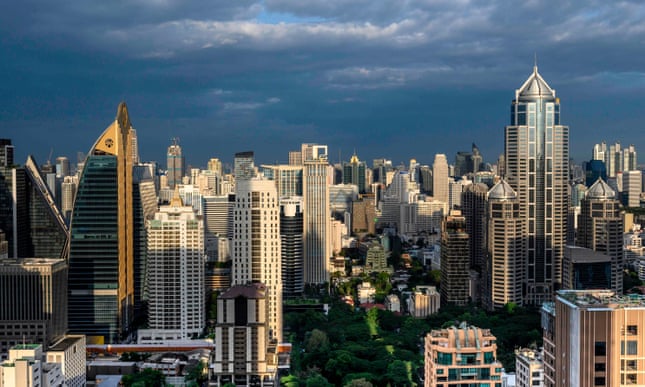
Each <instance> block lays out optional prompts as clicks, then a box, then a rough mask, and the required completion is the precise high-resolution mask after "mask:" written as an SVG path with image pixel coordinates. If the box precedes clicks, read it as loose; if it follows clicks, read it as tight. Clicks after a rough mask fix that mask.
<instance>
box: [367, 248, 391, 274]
mask: <svg viewBox="0 0 645 387" xmlns="http://www.w3.org/2000/svg"><path fill="white" fill-rule="evenodd" d="M392 271H393V270H392V268H391V267H389V266H388V265H387V255H386V254H385V249H384V248H383V246H382V245H381V244H380V243H378V242H376V241H374V242H372V244H371V245H370V247H369V249H368V250H367V256H366V257H365V273H368V274H369V273H373V272H387V273H391V272H392Z"/></svg>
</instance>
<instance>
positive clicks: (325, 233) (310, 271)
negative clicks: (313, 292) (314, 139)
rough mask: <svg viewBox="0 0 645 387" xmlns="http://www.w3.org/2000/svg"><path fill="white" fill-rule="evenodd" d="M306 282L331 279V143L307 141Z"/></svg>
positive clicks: (305, 160)
mask: <svg viewBox="0 0 645 387" xmlns="http://www.w3.org/2000/svg"><path fill="white" fill-rule="evenodd" d="M302 156H303V163H304V170H303V177H302V185H303V201H304V206H305V208H304V214H303V218H304V235H305V240H304V247H305V249H304V255H305V262H304V263H305V266H304V270H305V284H323V283H325V282H329V266H330V262H329V260H330V258H331V241H330V237H329V236H330V232H331V216H330V213H329V184H330V182H329V180H328V176H329V174H328V168H327V167H328V165H329V163H328V162H327V146H326V145H315V144H303V145H302Z"/></svg>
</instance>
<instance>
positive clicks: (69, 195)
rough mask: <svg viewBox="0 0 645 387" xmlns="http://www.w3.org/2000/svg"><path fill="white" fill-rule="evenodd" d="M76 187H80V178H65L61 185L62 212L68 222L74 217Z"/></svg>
mask: <svg viewBox="0 0 645 387" xmlns="http://www.w3.org/2000/svg"><path fill="white" fill-rule="evenodd" d="M76 187H78V177H77V176H76V175H73V176H65V178H64V179H63V183H62V184H61V200H60V202H61V208H60V212H61V214H62V215H63V216H64V217H65V219H66V220H67V221H69V218H70V217H71V216H72V210H73V209H74V196H75V195H76Z"/></svg>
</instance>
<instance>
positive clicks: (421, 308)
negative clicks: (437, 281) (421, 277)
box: [408, 286, 441, 318]
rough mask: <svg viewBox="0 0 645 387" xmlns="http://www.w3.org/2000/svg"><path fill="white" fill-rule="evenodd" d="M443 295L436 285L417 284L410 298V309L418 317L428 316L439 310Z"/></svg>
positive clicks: (411, 313)
mask: <svg viewBox="0 0 645 387" xmlns="http://www.w3.org/2000/svg"><path fill="white" fill-rule="evenodd" d="M440 304H441V295H440V294H439V292H437V288H436V287H434V286H417V288H416V289H415V290H414V292H412V294H411V295H410V298H408V311H409V312H410V315H411V316H413V317H416V318H426V317H428V316H430V315H431V314H435V313H437V312H438V311H439V307H440Z"/></svg>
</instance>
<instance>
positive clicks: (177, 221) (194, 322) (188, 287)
mask: <svg viewBox="0 0 645 387" xmlns="http://www.w3.org/2000/svg"><path fill="white" fill-rule="evenodd" d="M147 230H148V297H149V299H148V325H149V328H150V329H152V330H164V331H171V332H173V334H176V333H177V332H179V336H176V337H177V338H181V339H187V338H194V337H197V336H198V335H199V334H201V333H202V331H203V330H204V321H205V310H204V308H205V299H204V297H205V296H204V264H205V261H204V259H205V257H204V222H203V221H202V219H201V218H200V217H197V216H196V215H195V211H194V210H193V208H192V207H191V206H185V205H184V204H183V202H182V200H181V198H180V197H179V190H178V188H175V196H174V197H173V199H172V201H171V202H170V205H168V206H161V207H160V208H159V211H158V212H157V213H156V214H155V218H154V220H149V221H148V222H147Z"/></svg>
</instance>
